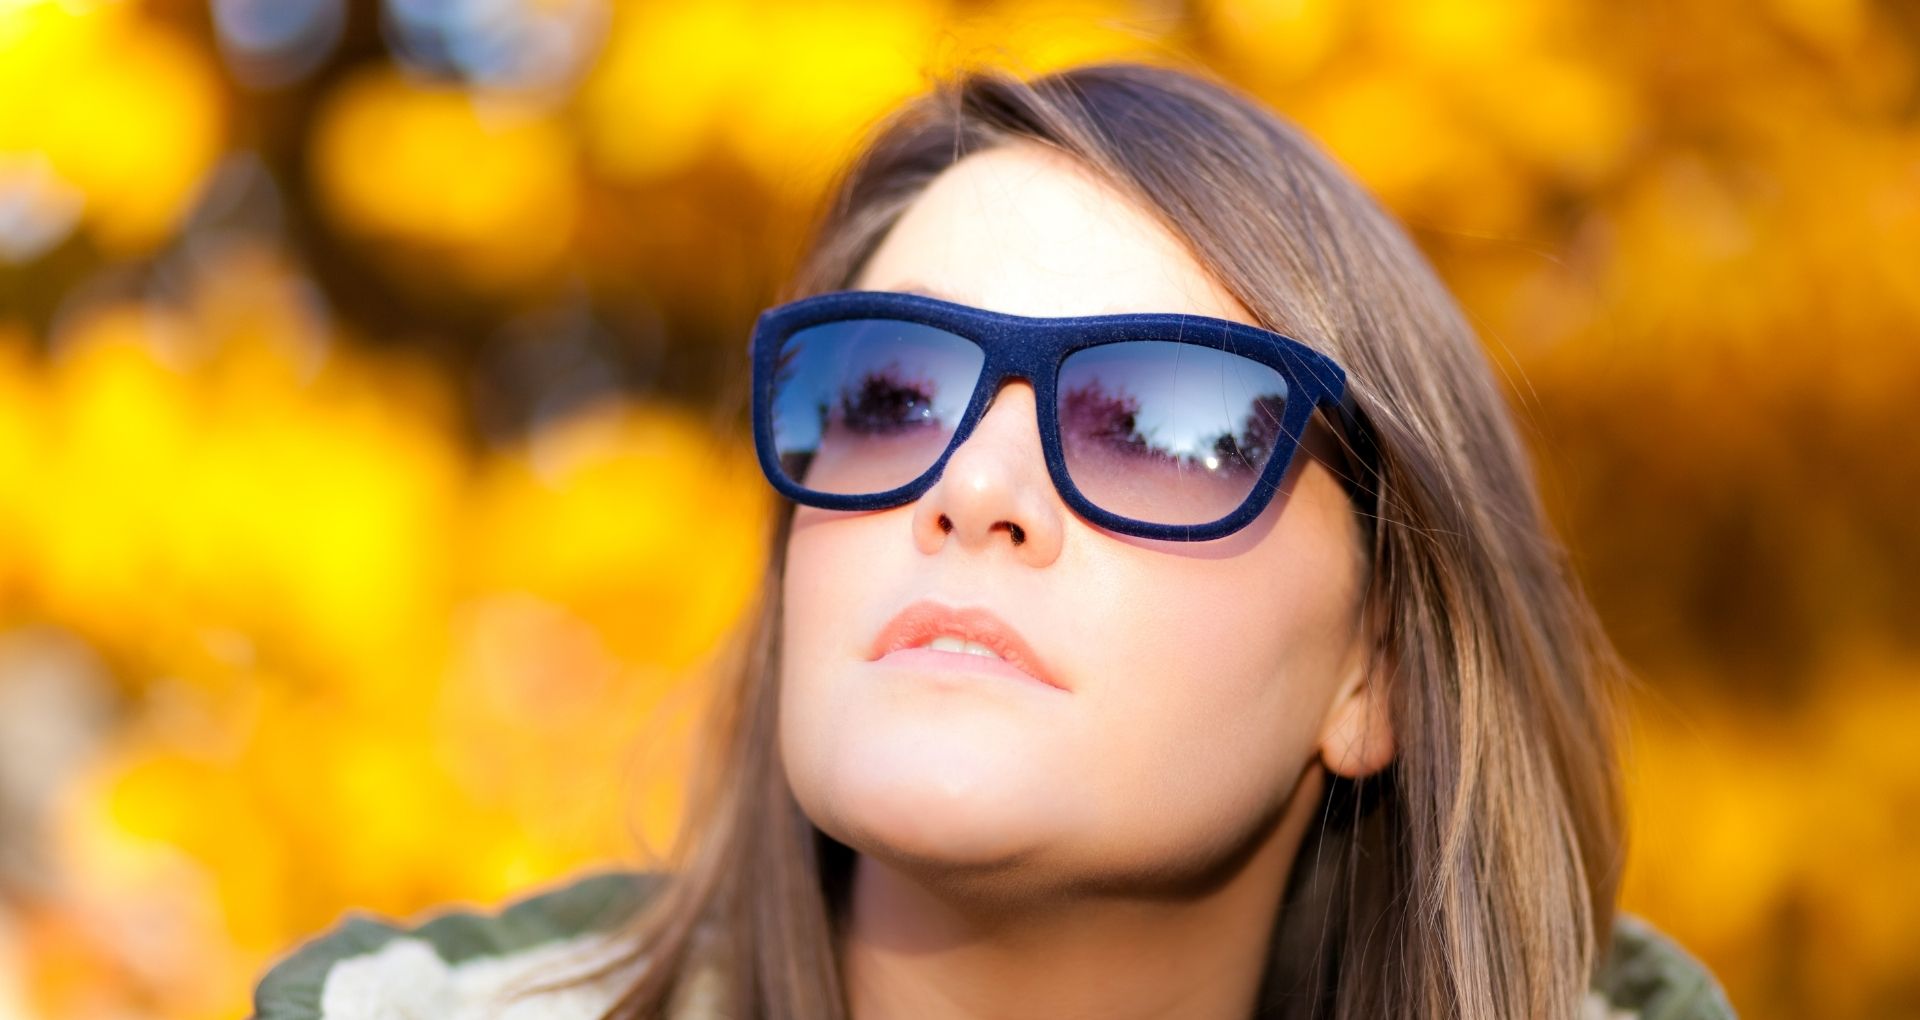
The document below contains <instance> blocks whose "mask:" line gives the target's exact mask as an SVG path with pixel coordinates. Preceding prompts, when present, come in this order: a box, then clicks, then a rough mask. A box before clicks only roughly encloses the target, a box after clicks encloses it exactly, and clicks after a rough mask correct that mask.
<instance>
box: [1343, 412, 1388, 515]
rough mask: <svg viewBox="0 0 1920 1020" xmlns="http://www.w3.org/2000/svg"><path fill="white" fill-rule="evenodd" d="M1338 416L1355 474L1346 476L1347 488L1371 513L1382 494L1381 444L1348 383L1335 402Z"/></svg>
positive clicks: (1363, 508) (1352, 470)
mask: <svg viewBox="0 0 1920 1020" xmlns="http://www.w3.org/2000/svg"><path fill="white" fill-rule="evenodd" d="M1334 411H1335V416H1336V417H1337V418H1338V419H1339V422H1340V431H1341V434H1342V435H1343V436H1345V438H1346V446H1347V449H1348V452H1349V470H1350V471H1351V472H1352V477H1349V478H1347V479H1346V483H1347V491H1348V492H1349V493H1350V494H1351V495H1352V496H1353V498H1354V501H1355V502H1356V503H1358V504H1359V505H1360V507H1361V509H1362V510H1364V511H1366V512H1368V513H1372V512H1373V510H1374V504H1375V502H1376V500H1377V497H1378V495H1379V492H1378V488H1377V487H1378V485H1379V479H1380V446H1379V443H1378V442H1377V441H1376V440H1375V438H1374V434H1373V427H1372V426H1371V425H1369V424H1368V423H1367V417H1366V415H1365V414H1364V413H1363V412H1361V410H1360V403H1359V401H1358V400H1356V399H1354V396H1353V387H1352V386H1346V387H1344V388H1342V390H1341V392H1340V399H1339V401H1337V402H1336V403H1335V405H1334Z"/></svg>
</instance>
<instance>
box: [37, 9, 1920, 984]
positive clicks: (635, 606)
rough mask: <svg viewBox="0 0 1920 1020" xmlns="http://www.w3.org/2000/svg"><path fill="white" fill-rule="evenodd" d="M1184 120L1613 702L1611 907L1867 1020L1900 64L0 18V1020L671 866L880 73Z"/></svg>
mask: <svg viewBox="0 0 1920 1020" xmlns="http://www.w3.org/2000/svg"><path fill="white" fill-rule="evenodd" d="M1103 57H1125V58H1136V59H1144V60H1174V61H1189V60H1191V61H1196V62H1199V63H1203V64H1205V65H1206V66H1208V67H1211V68H1213V69H1214V70H1216V71H1217V72H1219V73H1220V74H1221V75H1223V76H1225V77H1226V78H1228V79H1229V80H1231V81H1232V82H1234V83H1236V84H1238V85H1240V86H1242V87H1244V88H1246V89H1249V90H1251V91H1253V92H1254V93H1256V94H1257V95H1259V96H1260V97H1262V98H1263V99H1264V100H1266V101H1267V102H1269V103H1271V104H1272V105H1273V106H1274V107H1275V108H1277V109H1279V110H1281V111H1283V112H1285V113H1286V114H1288V115H1289V116H1291V117H1293V118H1295V119H1297V120H1298V121H1299V122H1300V123H1301V124H1302V125H1303V126H1304V127H1306V129H1307V130H1308V131H1309V132H1311V133H1312V134H1314V135H1315V136H1316V137H1317V138H1319V139H1321V140H1322V141H1323V143H1324V144H1325V145H1326V147H1327V148H1328V149H1329V150H1330V151H1331V152H1332V153H1333V154H1334V155H1335V157H1336V158H1338V159H1339V160H1341V161H1342V162H1343V163H1345V164H1346V165H1347V166H1349V167H1350V168H1352V170H1353V171H1354V172H1355V173H1356V174H1357V175H1358V176H1359V177H1360V178H1361V179H1362V181H1363V182H1364V183H1366V184H1367V185H1368V186H1369V187H1370V188H1372V189H1373V190H1374V191H1375V192H1376V193H1377V194H1378V195H1380V196H1381V197H1382V199H1383V200H1385V201H1386V202H1387V204H1388V205H1389V206H1390V207H1391V208H1392V209H1393V210H1394V212H1395V213H1397V214H1398V215H1399V216H1401V217H1402V218H1403V219H1404V220H1405V221H1406V222H1407V223H1408V225H1409V226H1410V228H1411V229H1412V230H1413V231H1414V233H1415V236H1416V238H1417V239H1418V241H1419V242H1420V244H1421V246H1422V247H1423V249H1424V250H1426V251H1427V252H1428V253H1429V254H1430V256H1431V257H1432V258H1433V259H1434V260H1435V262H1436V263H1437V264H1438V265H1439V266H1440V268H1441V270H1442V272H1443V274H1444V275H1445V277H1446V278H1447V280H1448V282H1449V283H1450V285H1452V286H1453V288H1454V289H1455V291H1456V293H1457V294H1458V295H1459V296H1460V298H1461V300H1462V301H1463V303H1464V304H1465V305H1466V307H1467V308H1468V310H1469V312H1470V313H1471V314H1472V316H1473V318H1474V321H1475V322H1476V324H1477V325H1478V327H1479V328H1480V330H1481V331H1482V335H1483V337H1484V339H1485V341H1486V344H1487V347H1488V349H1489V351H1490V352H1491V353H1492V355H1493V356H1494V358H1495V359H1496V361H1497V363H1498V366H1499V369H1500V371H1501V373H1502V378H1503V380H1504V382H1505V383H1506V384H1507V389H1508V392H1509V394H1510V396H1511V397H1512V399H1513V402H1514V405H1515V407H1516V409H1517V410H1518V412H1519V414H1520V415H1521V417H1522V419H1523V424H1524V427H1525V430H1526V434H1527V437H1528V440H1529V442H1530V443H1531V444H1532V447H1533V449H1534V451H1535V453H1536V455H1537V461H1538V464H1539V468H1540V471H1541V474H1542V478H1543V482H1544V484H1545V486H1546V490H1547V492H1548V495H1549V499H1550V501H1551V505H1552V508H1553V512H1554V514H1555V517H1556V519H1557V521H1558V522H1559V524H1560V526H1561V527H1562V529H1563V530H1564V531H1565V533H1566V534H1567V536H1568V538H1569V541H1570V542H1571V544H1572V545H1573V547H1574V548H1575V550H1576V553H1577V560H1578V563H1579V566H1580V569H1581V570H1582V572H1583V577H1584V580H1585V581H1586V583H1587V584H1588V585H1589V587H1590V588H1591V590H1592V591H1593V592H1594V594H1595V597H1596V599H1597V600H1598V602H1599V605H1600V608H1601V610H1602V613H1603V615H1604V616H1605V617H1606V620H1607V622H1608V624H1609V626H1610V628H1611V630H1612V632H1613V634H1614V635H1615V638H1616V640H1617V641H1618V642H1619V643H1620V645H1621V646H1622V648H1623V650H1624V651H1625V652H1626V654H1627V656H1628V658H1629V660H1630V662H1631V664H1632V665H1633V666H1634V668H1635V669H1636V671H1637V672H1638V673H1639V675H1640V679H1639V683H1638V685H1637V687H1636V689H1635V691H1634V692H1633V697H1632V706H1633V711H1632V731H1631V735H1632V739H1631V742H1630V745H1629V747H1628V749H1627V750H1628V759H1629V764H1630V772H1631V775H1630V780H1631V789H1630V794H1631V798H1632V811H1633V822H1634V829H1633V843H1632V849H1631V856H1630V861H1629V865H1628V876H1627V882H1626V891H1625V901H1626V906H1627V907H1628V909H1631V910H1634V911H1637V912H1639V913H1641V914H1643V915H1645V916H1647V917H1649V918H1651V919H1652V920H1654V921H1655V922H1656V923H1657V924H1659V925H1660V926H1662V927H1663V928H1665V929H1666V930H1668V931H1669V932H1671V933H1672V934H1674V935H1675V936H1676V937H1677V938H1679V939H1680V940H1681V941H1682V942H1683V943H1685V944H1686V945H1687V946H1689V947H1690V948H1691V949H1692V950H1693V951H1694V952H1696V953H1697V954H1698V955H1700V956H1701V957H1703V958H1704V959H1705V960H1706V961H1707V962H1708V963H1709V964H1710V965H1711V966H1712V967H1713V968H1714V969H1715V970H1716V971H1717V972H1718V973H1719V974H1720V975H1721V977H1722V978H1723V980H1724V981H1725V982H1726V984H1727V986H1728V988H1729V990H1730V992H1731V995H1732V998H1733V1000H1734V1003H1735V1005H1736V1007H1738V1008H1739V1009H1740V1011H1741V1012H1742V1015H1744V1016H1748V1017H1753V1018H1759V1020H1764V1018H1776V1017H1777V1018H1784V1017H1804V1016H1820V1017H1828V1018H1844V1017H1876V1018H1878V1017H1896V1016H1920V923H1917V922H1916V921H1915V918H1916V917H1920V854H1916V852H1915V851H1914V846H1915V844H1916V842H1920V754H1916V752H1915V751H1914V748H1915V747H1916V746H1920V742H1917V741H1916V739H1915V737H1914V734H1915V733H1916V732H1920V626H1916V624H1920V580H1917V579H1920V527H1916V524H1915V522H1916V520H1920V515H1916V513H1915V510H1914V508H1913V504H1914V502H1915V500H1916V498H1917V497H1920V456H1916V443H1915V434H1916V429H1917V427H1920V411H1916V406H1915V405H1916V404H1920V328H1917V327H1920V271H1916V267H1920V9H1916V8H1915V7H1914V6H1913V5H1911V4H1906V3H1900V2H1893V0H1889V2H1885V3H1879V4H1875V3H1871V2H1867V0H1833V2H1827V0H1627V2H1602V0H1541V2H1535V3H1504V2H1495V0H1389V2H1369V3H1361V2H1357V0H1354V2H1335V0H1245V2H1242V0H1195V2H1190V3H1174V2H1166V3H1132V4H1129V3H1121V2H1107V0H1101V2H1086V3H1067V2H991V0H988V2H967V3H960V2H955V3H952V4H943V3H939V2H935V0H909V2H902V3H893V4H887V5H882V4H875V3H853V2H850V0H848V2H810V0H769V2H763V3H746V2H742V0H718V2H706V3H697V4H696V3H665V2H635V3H617V2H608V0H504V2H480V0H472V2H467V0H448V2H426V0H359V2H355V3H345V2H343V0H212V2H210V3H203V2H188V0H148V2H133V0H123V2H87V0H68V2H60V3H55V2H23V0H0V1017H61V1018H104V1017H114V1018H123V1017H165V1018H181V1020H198V1018H212V1017H234V1016H238V1015H241V1014H243V1013H244V1012H245V1010H246V1008H247V1001H246V997H247V995H248V993H249V991H250V989H251V985H252V982H253V980H254V979H255V977H256V976H257V975H258V973H259V972H260V971H261V970H262V969H263V968H264V967H265V966H266V965H267V964H268V963H270V962H271V961H272V960H273V959H274V958H275V957H276V956H277V955H278V954H280V953H282V952H284V951H286V950H287V949H288V948H289V947H290V946H292V945H293V944H294V943H296V942H297V941H299V940H300V939H303V938H305V937H307V936H310V935H312V934H314V933H315V932H317V931H318V930H319V929H321V928H323V927H325V926H327V925H329V924H331V923H333V922H334V921H335V920H336V919H337V918H338V916H339V914H340V912H341V911H343V910H345V909H347V908H350V907H359V908H366V909H371V910H375V911H378V912H383V913H387V914H392V915H397V916H405V915H409V914H412V913H414V912H416V911H420V910H425V909H428V908H433V907H437V906H440V905H443V904H447V903H449V902H453V901H467V902H475V903H482V904H493V903H498V902H501V901H502V900H504V899H505V898H508V897H510V896H513V895H515V894H517V893H520V892H523V891H526V890H528V889H530V888H532V887H534V886H536V885H539V884H541V883H543V882H546V881H548V880H550V879H555V878H558V877H561V876H565V875H568V874H571V873H573V872H576V871H578V870H579V869H582V868H587V867H592V866H596V865H598V864H601V863H604V862H607V861H609V860H630V859H632V858H633V856H634V854H635V853H636V852H637V850H636V848H637V847H638V846H645V845H652V846H655V847H659V846H660V845H661V844H662V841H664V840H665V839H666V838H667V837H668V835H669V834H670V833H671V831H672V826H673V823H674V820H675V818H676V817H677V814H678V811H679V810H680V802H679V800H678V797H679V794H678V790H677V788H676V786H675V782H674V781H675V779H676V778H677V777H678V776H679V775H680V774H681V771H682V770H683V768H684V762H685V760H686V759H685V754H686V751H687V733H688V727H687V725H686V724H687V722H688V720H689V719H690V717H691V713H692V711H693V710H694V708H695V706H697V704H698V701H699V696H700V693H701V690H702V684H703V682H704V678H705V676H706V671H707V666H708V664H709V662H710V660H711V659H712V657H713V655H714V652H715V649H716V642H717V641H719V639H720V638H721V636H722V635H724V634H725V633H726V632H727V630H728V628H729V627H730V626H731V624H732V623H733V622H734V621H735V620H736V619H737V618H738V616H739V614H740V613H741V612H742V611H743V608H744V607H745V605H746V602H747V599H748V598H749V596H750V594H751V592H752V587H753V585H754V583H755V582H756V580H757V576H756V567H757V566H758V565H759V562H760V557H761V556H762V552H763V550H762V549H761V547H760V543H761V542H762V540H763V539H762V526H763V523H764V520H765V515H766V514H767V513H768V512H769V511H770V509H771V506H772V503H771V499H770V494H769V492H768V490H767V488H766V485H765V483H764V481H763V480H762V479H761V478H760V476H759V474H758V469H757V467H756V466H755V465H754V462H753V460H752V457H751V448H750V446H749V445H748V444H747V437H746V434H745V428H744V426H745V416H744V407H743V405H741V404H740V402H739V398H738V392H737V387H738V385H739V382H740V378H741V375H742V373H744V372H745V371H746V367H745V361H744V355H743V352H742V347H743V345H744V342H745V336H746V329H747V327H748V325H749V324H750V322H751V320H752V316H753V314H754V313H755V312H757V311H758V309H759V307H760V304H761V303H762V302H764V301H765V300H767V299H768V298H769V297H770V296H771V293H772V289H773V287H774V286H775V285H776V284H777V283H778V282H779V281H780V280H781V278H782V276H781V274H782V273H783V272H784V271H785V270H786V269H787V268H788V267H789V266H790V264H791V258H792V255H793V252H794V251H795V248H796V246H797V245H798V243H799V240H800V234H799V230H800V227H801V225H802V223H803V216H804V214H805V213H806V212H807V211H809V210H810V209H811V208H812V207H813V206H814V204H815V203H816V202H818V201H819V199H820V195H821V188H822V185H823V182H824V181H825V180H826V177H827V174H828V173H829V172H830V171H831V170H832V169H833V168H834V167H835V166H836V165H837V164H838V162H839V161H840V160H841V159H843V158H844V157H845V156H846V155H847V153H848V152H849V151H850V147H851V146H852V145H853V144H854V143H855V141H856V140H857V138H858V137H859V135H860V132H861V131H862V130H863V129H865V128H866V127H867V126H868V125H869V124H870V123H871V122H872V121H873V119H874V118H875V117H876V116H878V115H879V114H881V113H882V112H884V111H885V110H886V109H887V108H889V107H890V106H891V105H892V104H894V103H896V102H898V101H899V100H900V99H902V98H904V97H905V96H907V95H910V94H912V93H913V92H915V91H917V90H919V89H920V88H921V87H922V86H923V83H924V81H925V75H926V74H927V73H929V72H938V71H941V70H944V69H948V68H952V67H956V66H960V65H963V64H968V63H975V62H981V61H990V62H996V63H1001V64H1005V65H1007V66H1011V67H1014V68H1015V69H1019V70H1025V71H1029V72H1035V71H1042V70H1046V69H1049V68H1052V67H1056V66H1060V65H1063V64H1068V63H1074V62H1079V61H1082V60H1088V59H1097V58H1103Z"/></svg>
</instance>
